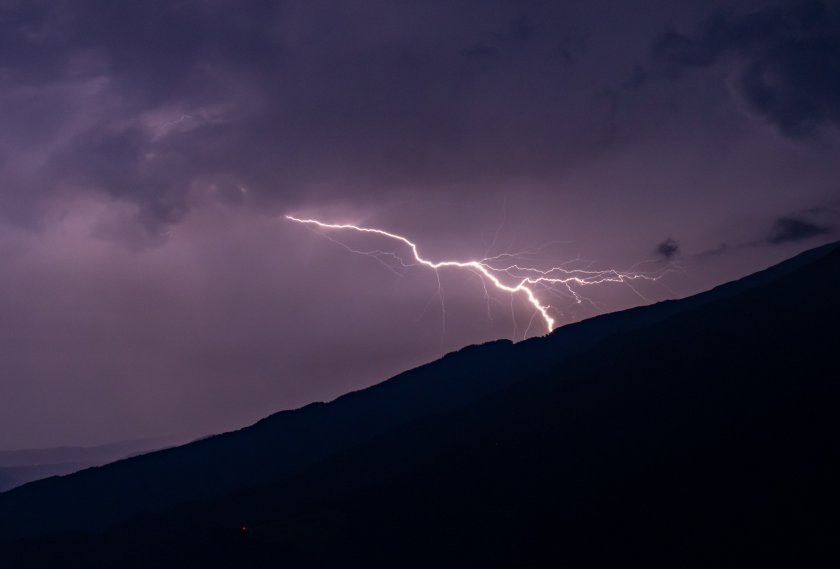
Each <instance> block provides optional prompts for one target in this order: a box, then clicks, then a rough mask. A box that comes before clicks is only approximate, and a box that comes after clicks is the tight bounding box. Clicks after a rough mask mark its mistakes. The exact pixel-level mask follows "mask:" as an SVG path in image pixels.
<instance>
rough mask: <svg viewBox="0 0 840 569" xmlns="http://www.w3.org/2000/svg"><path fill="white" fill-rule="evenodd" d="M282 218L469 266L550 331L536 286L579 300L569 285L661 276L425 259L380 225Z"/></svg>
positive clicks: (437, 264) (435, 264)
mask: <svg viewBox="0 0 840 569" xmlns="http://www.w3.org/2000/svg"><path fill="white" fill-rule="evenodd" d="M286 219H288V220H290V221H294V222H297V223H303V224H306V225H312V226H316V227H318V228H320V229H332V230H346V231H355V232H358V233H368V234H374V235H380V236H382V237H385V238H387V239H389V240H392V241H398V242H401V243H403V244H404V245H405V246H406V247H407V248H408V250H409V251H410V252H411V255H412V257H413V259H414V263H412V264H419V265H423V266H426V267H429V268H430V269H433V270H435V271H437V270H438V269H442V268H459V269H467V270H472V271H474V272H476V273H478V274H479V275H481V276H482V277H483V282H484V283H485V288H486V283H487V282H489V283H490V284H492V285H493V286H494V287H496V288H497V289H499V290H501V291H504V292H507V293H510V294H512V295H516V294H518V295H521V296H523V297H524V298H525V299H526V300H527V301H528V302H529V303H530V304H531V305H532V306H533V307H534V309H535V310H536V313H535V314H539V315H540V316H541V317H542V320H543V322H544V323H545V327H546V330H547V332H551V331H552V330H553V329H554V323H555V320H554V318H553V317H552V316H551V314H550V309H551V306H550V305H549V304H545V303H544V302H543V301H541V300H540V299H539V297H538V296H537V287H548V288H553V287H558V286H562V287H564V288H565V289H566V290H567V291H568V292H569V293H571V295H572V296H573V297H574V298H575V299H576V301H577V302H581V298H582V297H581V296H580V295H579V294H578V293H577V292H576V291H575V290H574V289H573V288H572V285H577V286H591V285H597V284H604V283H624V284H628V283H629V282H630V281H633V280H638V279H644V280H650V281H655V280H658V279H659V278H660V277H661V276H662V272H659V273H656V274H646V273H637V272H630V271H618V270H615V269H609V270H584V269H567V268H564V267H562V266H557V267H551V268H549V269H538V268H536V267H528V266H522V265H519V264H518V263H514V264H509V265H506V266H497V263H500V262H501V261H502V260H503V259H511V258H515V257H517V255H518V254H517V253H504V254H501V255H496V256H493V257H485V258H484V259H480V260H470V261H453V260H444V261H430V260H429V259H426V258H424V257H422V256H421V255H420V252H419V249H418V246H417V244H416V243H414V242H413V241H411V240H410V239H408V238H407V237H403V236H402V235H398V234H396V233H391V232H389V231H385V230H384V229H377V228H374V227H361V226H358V225H351V224H349V223H324V222H322V221H318V220H317V219H301V218H299V217H294V216H292V215H287V216H286ZM345 247H346V246H345ZM348 249H349V247H348ZM350 250H351V251H353V252H356V253H367V254H373V255H374V256H376V258H377V259H379V260H380V261H381V258H380V257H379V256H378V255H386V256H389V257H393V258H396V259H397V260H398V261H399V262H400V264H401V265H403V266H408V265H406V263H405V261H404V260H403V259H402V257H400V256H399V254H397V253H394V252H388V251H381V250H377V251H355V250H353V249H350ZM633 290H634V292H636V291H635V289H633ZM637 294H638V292H637Z"/></svg>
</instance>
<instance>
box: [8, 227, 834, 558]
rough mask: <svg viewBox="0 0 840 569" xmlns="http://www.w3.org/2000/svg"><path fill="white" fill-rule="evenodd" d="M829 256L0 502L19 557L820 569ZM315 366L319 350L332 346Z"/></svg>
mask: <svg viewBox="0 0 840 569" xmlns="http://www.w3.org/2000/svg"><path fill="white" fill-rule="evenodd" d="M838 279H840V249H839V248H838V246H837V245H836V244H835V245H829V246H824V247H821V248H819V249H814V250H812V251H809V252H806V253H804V254H802V255H800V256H798V257H795V258H794V259H791V260H790V261H787V262H785V263H782V264H780V265H777V266H776V267H772V268H771V269H768V270H766V271H763V272H761V273H757V274H755V275H752V276H750V277H747V278H745V279H741V280H740V281H736V282H734V283H730V284H727V285H723V286H721V287H717V288H716V289H714V290H712V291H709V292H707V293H703V294H701V295H697V296H694V297H691V298H688V299H684V300H679V301H668V302H663V303H659V304H656V305H652V306H648V307H641V308H636V309H632V310H627V311H624V312H619V313H615V314H609V315H605V316H601V317H598V318H593V319H591V320H587V321H584V322H580V323H577V324H574V325H570V326H566V327H564V328H561V329H559V330H557V331H555V332H554V333H552V334H551V335H549V336H547V337H545V338H539V339H534V340H529V341H526V342H521V343H519V344H512V343H510V342H505V341H500V342H494V343H489V344H485V345H482V346H472V347H469V348H465V349H463V350H461V351H459V352H456V353H453V354H449V355H448V356H446V357H444V358H442V359H441V360H439V361H436V362H433V363H431V364H428V365H426V366H422V367H420V368H417V369H415V370H411V371H409V372H406V373H404V374H401V375H399V376H397V377H395V378H393V379H391V380H389V381H386V382H384V383H382V384H379V385H377V386H374V387H371V388H369V389H366V390H363V391H359V392H355V393H351V394H348V395H345V396H343V397H341V398H339V399H337V400H335V401H333V402H331V403H328V404H320V403H319V404H313V405H309V406H307V407H304V408H302V409H298V410H295V411H288V412H282V413H278V414H275V415H272V416H271V417H268V418H267V419H264V420H263V421H260V422H259V423H257V424H255V425H253V426H251V427H248V428H246V429H242V430H240V431H237V432H233V433H227V434H224V435H219V436H215V437H210V438H207V439H204V440H201V441H197V442H195V443H192V444H189V445H185V446H183V447H178V448H173V449H168V450H164V451H160V452H156V453H152V454H148V455H144V456H140V457H136V458H132V459H128V460H122V461H119V462H117V463H114V464H110V465H107V466H104V467H99V468H93V469H89V470H85V471H82V472H79V473H76V474H73V475H70V476H66V477H61V478H52V479H47V480H43V481H39V482H35V483H31V484H27V485H25V486H23V487H20V488H17V489H15V490H13V491H11V492H6V493H3V494H0V540H5V542H4V543H2V545H0V548H2V549H3V551H2V553H3V554H4V558H5V559H8V560H10V563H11V566H14V567H29V566H31V567H40V566H53V565H60V566H62V567H75V566H78V567H90V566H120V567H150V566H155V567H170V566H171V567H186V566H196V567H199V566H200V567H208V566H211V567H225V566H247V567H252V566H269V567H276V566H291V567H300V566H313V567H323V566H328V567H334V566H341V567H371V566H380V567H386V566H387V567H406V566H417V567H420V566H423V567H426V566H450V567H491V566H511V567H523V566H564V567H628V566H646V567H650V566H657V567H746V566H767V565H775V566H801V567H816V566H820V565H821V564H825V563H826V562H828V563H830V564H828V565H825V566H835V564H834V563H831V561H834V559H832V558H831V555H834V556H836V555H837V542H836V539H837V537H836V536H837V535H840V533H838V530H840V525H838V523H837V521H836V519H837V516H836V512H837V511H838V509H837V508H838V506H840V500H838V491H837V489H836V480H837V479H838V475H840V469H839V468H838V465H839V464H840V460H838V459H839V458H840V456H838V455H840V447H839V446H838V444H837V442H836V433H838V432H840V414H838V412H837V409H838V404H840V384H839V383H838V380H837V377H840V373H838V370H837V350H838V347H840V331H839V330H840V329H838V316H840V298H838V295H837V291H838ZM325 357H328V354H325Z"/></svg>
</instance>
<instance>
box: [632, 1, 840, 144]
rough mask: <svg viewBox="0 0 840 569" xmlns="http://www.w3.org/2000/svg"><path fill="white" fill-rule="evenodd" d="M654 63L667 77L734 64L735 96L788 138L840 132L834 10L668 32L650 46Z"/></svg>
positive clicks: (817, 8)
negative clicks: (826, 130) (689, 31)
mask: <svg viewBox="0 0 840 569" xmlns="http://www.w3.org/2000/svg"><path fill="white" fill-rule="evenodd" d="M653 58H654V61H655V62H656V64H657V66H658V67H659V69H660V70H661V72H662V73H664V74H665V75H667V76H670V77H678V76H679V75H680V74H682V73H683V72H685V71H688V70H691V69H702V68H708V67H711V66H713V65H716V64H719V63H723V62H726V63H729V64H732V65H733V66H734V67H735V68H736V70H735V71H734V73H735V78H734V81H733V83H732V86H733V87H734V89H735V91H736V92H737V94H738V96H739V97H740V98H741V99H742V100H743V102H744V103H745V104H746V106H747V107H748V108H749V109H750V110H751V111H752V112H753V113H755V114H756V115H758V116H759V117H761V118H763V119H765V120H767V121H768V122H770V123H772V124H774V125H776V126H777V127H778V129H779V130H780V131H781V132H782V133H783V134H784V135H786V136H790V137H798V136H804V135H811V134H814V133H815V132H817V131H818V130H819V129H820V128H822V127H825V126H834V127H837V126H840V15H838V10H837V7H836V6H834V5H828V4H826V3H824V2H817V1H806V2H797V3H794V4H793V5H790V4H783V5H782V6H773V7H769V8H766V9H764V10H759V11H755V12H752V13H748V14H742V15H734V14H732V13H728V12H727V13H719V14H717V15H715V16H713V17H711V18H709V19H707V20H706V21H705V23H704V24H703V25H702V26H701V27H700V30H699V31H698V32H696V33H694V34H683V33H680V32H678V31H675V30H673V29H669V30H667V31H666V32H665V33H663V34H662V35H661V36H660V37H659V38H658V39H657V40H656V41H655V42H654V45H653ZM631 83H632V84H633V85H636V84H638V81H633V82H631Z"/></svg>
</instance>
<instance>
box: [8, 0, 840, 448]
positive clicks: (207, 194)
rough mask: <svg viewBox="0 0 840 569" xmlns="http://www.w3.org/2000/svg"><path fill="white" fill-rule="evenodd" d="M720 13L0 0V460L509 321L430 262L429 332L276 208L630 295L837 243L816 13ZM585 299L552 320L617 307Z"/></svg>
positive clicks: (409, 356)
mask: <svg viewBox="0 0 840 569" xmlns="http://www.w3.org/2000/svg"><path fill="white" fill-rule="evenodd" d="M732 6H733V3H732V2H725V1H711V0H697V1H685V2H673V1H672V0H661V1H660V0H648V1H636V2H615V1H614V0H609V1H607V0H601V1H599V0H594V1H593V0H587V1H575V2H573V1H544V2H536V1H535V2H530V1H516V2H514V1H493V0H447V1H445V2H443V1H441V2H435V1H432V2H414V1H402V0H381V1H379V0H366V1H363V2H362V1H340V0H332V1H329V2H327V1H323V2H322V1H317V0H301V1H279V2H278V1H261V0H237V1H235V2H234V1H222V0H183V1H166V2H164V1H158V0H149V1H145V2H111V1H105V0H67V1H61V0H0V126H2V128H0V448H16V447H26V446H50V445H60V444H97V443H103V442H108V441H113V440H119V439H127V438H136V437H146V436H150V437H151V436H161V435H200V434H203V433H209V432H217V431H221V430H226V429H231V428H236V427H239V426H243V425H245V424H248V423H250V422H252V421H254V420H256V419H258V418H260V417H262V416H265V415H267V414H269V413H271V412H274V411H277V410H280V409H285V408H290V407H295V406H299V405H301V404H304V403H306V402H309V401H313V400H324V399H330V398H333V397H335V396H336V395H339V394H341V393H343V392H345V391H348V390H351V389H356V388H360V387H364V386H367V385H370V384H372V383H375V382H378V381H381V380H383V379H385V378H387V377H389V376H390V375H393V374H394V373H396V372H399V371H401V370H404V369H406V368H409V367H412V366H414V365H417V364H419V363H422V362H425V361H428V360H431V359H434V358H435V357H438V356H439V355H441V354H443V353H444V352H446V351H450V350H452V349H456V348H458V347H460V346H463V345H465V344H468V343H475V342H481V341H485V340H489V339H493V338H497V337H511V338H521V337H522V334H523V332H524V326H525V325H526V324H527V322H528V320H529V318H530V317H531V311H529V310H528V307H527V304H525V303H523V302H521V300H516V301H515V302H514V303H513V315H511V303H510V299H509V298H508V297H505V296H504V295H494V300H493V302H491V303H490V304H489V305H488V304H487V303H486V302H485V301H484V299H483V298H482V297H483V293H482V289H481V284H480V282H479V280H478V278H476V277H475V276H473V275H468V274H464V273H462V272H457V271H442V272H441V281H442V285H443V289H444V294H445V299H446V319H445V326H444V322H443V320H442V314H441V308H440V303H439V302H438V299H437V297H436V296H435V293H436V291H437V282H436V279H435V275H434V273H433V272H429V271H425V270H419V269H417V270H413V271H410V272H409V273H407V274H406V275H404V276H398V275H395V274H394V273H392V272H390V271H388V270H387V269H386V268H384V267H383V266H382V265H380V264H378V263H377V262H376V261H375V260H373V259H370V258H366V257H361V256H358V255H353V254H351V253H348V252H347V251H346V250H344V249H342V248H341V247H339V246H338V245H336V244H334V243H331V242H330V241H328V240H326V239H324V238H322V237H319V236H318V235H316V234H314V233H313V232H312V231H310V230H308V229H307V228H306V227H303V226H300V225H296V224H294V223H291V222H288V221H286V220H284V219H283V214H286V213H294V214H297V215H301V216H312V217H318V218H319V219H323V220H326V221H339V222H355V223H361V224H367V225H375V226H378V227H382V228H384V229H388V230H390V231H394V232H399V233H402V234H404V235H406V236H408V237H410V238H412V239H413V240H415V241H417V242H418V243H419V244H420V245H421V246H422V247H423V252H424V254H425V255H426V256H427V257H429V258H433V259H436V260H440V259H443V258H458V259H466V258H475V257H483V256H484V255H485V254H487V252H488V251H489V252H490V253H493V254H495V253H501V252H503V251H504V250H517V249H524V248H528V247H534V246H539V245H541V244H544V243H546V242H552V241H558V243H554V244H553V245H551V246H550V247H549V248H547V249H545V250H544V251H543V254H542V257H543V258H542V259H538V260H537V261H539V262H542V261H548V260H549V259H553V260H556V261H563V260H568V259H573V258H580V259H583V260H588V261H593V262H594V265H592V266H594V267H608V266H612V267H616V268H628V267H630V266H632V265H633V264H634V263H637V262H639V261H645V260H648V261H651V263H649V266H650V267H654V268H663V267H667V266H678V267H679V268H680V270H679V271H677V272H673V273H670V274H668V275H667V276H666V277H665V278H663V279H662V280H661V281H660V282H658V283H654V284H651V283H648V284H645V285H643V286H641V287H640V289H639V292H640V293H641V294H642V295H643V296H644V297H645V298H647V299H649V300H659V299H663V298H669V297H674V296H685V295H688V294H692V293H694V292H698V291H700V290H703V289H705V288H708V287H710V286H713V285H715V284H718V283H720V282H723V281H726V280H729V279H732V278H735V277H739V276H742V275H745V274H748V273H750V272H753V271H755V270H757V269H759V268H762V267H765V266H767V265H769V264H772V263H774V262H777V261H779V260H782V259H784V258H786V257H789V256H791V255H792V254H794V253H796V252H798V251H801V250H803V249H806V248H809V247H812V246H816V245H818V244H820V243H823V242H827V241H831V240H835V239H837V228H838V227H840V213H838V212H840V187H838V184H840V183H839V182H838V180H840V160H838V156H840V152H838V150H840V148H839V147H840V144H838V141H839V139H838V127H840V8H838V6H837V5H836V3H833V2H822V3H820V2H807V1H806V2H785V1H777V2H770V1H743V2H738V3H737V9H735V8H733V7H732ZM331 236H333V237H342V238H344V237H347V236H346V235H339V234H331ZM348 243H352V244H356V243H359V242H358V241H353V240H352V239H350V240H348ZM364 244H365V245H371V246H377V245H378V246H382V245H387V243H384V244H383V243H382V242H376V241H374V242H371V241H365V242H364ZM591 296H592V299H593V300H594V301H596V303H597V304H596V305H591V304H588V303H584V304H582V305H576V304H575V303H574V302H572V301H571V300H570V299H568V298H567V299H565V300H564V299H561V298H557V299H551V303H552V305H553V307H554V308H553V310H555V312H554V314H555V315H556V318H557V320H558V323H560V324H562V323H566V322H571V321H574V320H578V319H580V318H584V317H588V316H591V315H594V314H597V313H599V312H604V311H611V310H616V309H620V308H625V307H628V306H632V305H634V304H639V303H641V302H643V300H642V299H641V298H640V297H639V296H637V295H636V294H634V293H633V292H632V291H630V290H628V289H627V288H625V287H606V288H603V289H599V290H597V291H594V292H592V295H591ZM539 331H540V328H539V327H538V326H537V327H534V328H533V329H532V332H533V333H536V332H539Z"/></svg>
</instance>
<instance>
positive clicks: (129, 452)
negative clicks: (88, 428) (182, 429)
mask: <svg viewBox="0 0 840 569" xmlns="http://www.w3.org/2000/svg"><path fill="white" fill-rule="evenodd" d="M177 440H178V439H174V438H156V439H138V440H132V441H120V442H115V443H110V444H107V445H99V446H92V447H53V448H36V449H19V450H0V492H5V491H6V490H9V489H11V488H14V487H16V486H20V485H22V484H26V483H27V482H32V481H33V480H40V479H41V478H47V477H50V476H61V475H65V474H71V473H73V472H77V471H79V470H84V469H85V468H90V467H91V466H100V465H103V464H107V463H109V462H113V461H115V460H119V459H121V458H128V457H130V456H134V455H137V454H142V453H144V452H150V451H153V450H159V449H162V448H166V447H168V446H172V445H174V444H176V441H177Z"/></svg>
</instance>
